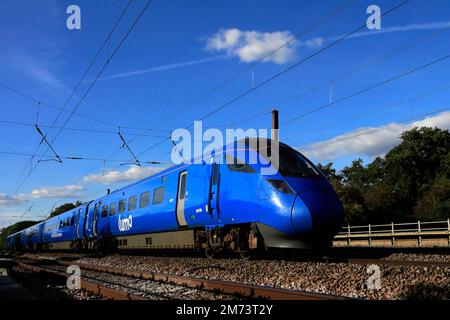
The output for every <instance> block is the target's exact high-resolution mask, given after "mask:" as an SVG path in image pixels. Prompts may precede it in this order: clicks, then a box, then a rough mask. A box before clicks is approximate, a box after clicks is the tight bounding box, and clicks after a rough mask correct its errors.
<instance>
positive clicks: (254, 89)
mask: <svg viewBox="0 0 450 320" xmlns="http://www.w3.org/2000/svg"><path fill="white" fill-rule="evenodd" d="M410 1H411V0H405V1H403V2H401V3H399V4H397V5H395V6H394V7H392V8H391V9H389V10H387V11H386V12H384V13H383V14H382V15H381V17H385V16H386V15H389V14H390V13H392V12H394V11H396V10H398V9H399V8H401V7H403V6H404V5H406V4H407V3H408V2H410ZM364 28H366V24H365V23H364V24H362V25H361V26H359V27H357V28H356V29H354V30H353V31H351V32H349V33H347V34H345V35H343V36H341V37H339V38H338V39H336V40H334V41H333V42H331V43H330V44H328V45H326V46H324V47H323V48H321V49H319V50H317V51H315V52H314V53H312V54H311V55H309V56H307V57H305V58H302V59H301V60H299V61H297V62H296V63H294V64H293V65H291V66H289V67H287V68H285V69H283V70H282V71H280V72H278V73H276V74H275V75H273V76H271V77H269V78H268V79H266V80H264V81H263V82H260V83H259V84H257V85H255V86H254V87H253V88H250V89H248V90H245V91H244V92H242V93H241V94H239V95H238V96H236V97H234V98H232V99H231V100H229V101H227V102H226V103H224V104H222V105H220V106H219V107H217V108H215V109H214V110H212V111H210V112H208V113H207V114H205V115H204V116H202V117H200V118H199V119H198V120H200V121H203V120H205V119H206V118H209V117H210V116H212V115H213V114H215V113H217V112H219V111H221V110H223V109H225V108H226V107H228V106H230V105H231V104H233V103H234V102H236V101H238V100H240V99H242V98H244V97H246V96H248V95H249V94H251V93H253V92H254V91H256V90H258V89H259V88H261V87H263V86H265V85H267V84H268V83H270V82H272V81H274V80H276V79H278V78H279V77H281V76H283V75H284V74H286V73H288V72H289V71H291V70H293V69H294V68H296V67H298V66H300V65H302V64H303V63H305V62H307V61H309V60H310V59H312V58H313V57H315V56H317V55H319V54H321V53H322V52H324V51H326V50H328V49H330V48H332V47H334V46H335V45H337V44H339V43H340V42H342V41H344V40H345V39H347V38H348V37H350V36H351V35H353V34H355V33H357V32H358V31H360V30H362V29H364ZM192 125H193V124H192V123H191V124H189V125H187V126H186V127H185V129H189V128H190V127H192ZM168 140H170V139H169V138H167V139H165V140H162V141H160V142H157V143H155V144H154V145H151V146H150V147H148V148H146V149H145V150H144V151H142V152H141V153H139V154H138V156H140V155H142V154H143V153H146V152H148V151H150V150H152V149H154V148H155V147H157V146H159V145H161V144H162V143H164V142H166V141H168Z"/></svg>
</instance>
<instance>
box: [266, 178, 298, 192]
mask: <svg viewBox="0 0 450 320" xmlns="http://www.w3.org/2000/svg"><path fill="white" fill-rule="evenodd" d="M267 181H268V182H269V183H270V184H271V185H272V187H274V188H275V189H277V190H278V191H280V192H283V193H287V194H294V191H292V189H291V188H290V187H289V186H288V185H287V184H286V182H284V181H283V180H274V179H267Z"/></svg>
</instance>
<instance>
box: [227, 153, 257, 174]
mask: <svg viewBox="0 0 450 320" xmlns="http://www.w3.org/2000/svg"><path fill="white" fill-rule="evenodd" d="M226 160H227V167H228V169H230V171H237V172H243V173H255V172H256V170H255V169H253V168H252V167H251V166H249V165H248V164H246V163H245V162H242V161H241V160H239V159H238V158H235V157H231V156H228V155H227V156H226Z"/></svg>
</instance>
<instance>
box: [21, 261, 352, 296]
mask: <svg viewBox="0 0 450 320" xmlns="http://www.w3.org/2000/svg"><path fill="white" fill-rule="evenodd" d="M16 265H17V266H18V267H20V268H23V269H26V270H29V271H32V272H37V273H41V272H43V273H52V274H55V275H58V276H64V277H67V274H66V273H65V272H64V270H65V268H61V267H68V266H70V265H72V262H70V261H61V260H47V259H40V258H32V259H31V258H29V259H19V260H18V261H17V262H16ZM77 266H78V267H79V268H80V269H81V271H82V274H85V273H88V276H87V277H86V276H84V277H82V280H81V287H82V288H83V289H85V290H88V291H90V292H93V293H95V294H96V295H98V296H100V297H102V298H104V299H114V300H146V299H147V297H146V296H145V295H147V296H155V295H156V296H158V298H167V299H173V298H174V297H171V296H170V295H169V296H165V295H164V294H155V293H153V292H149V291H144V290H136V288H131V287H130V286H126V285H123V283H119V282H120V278H119V282H118V281H116V282H111V281H108V280H106V281H105V280H101V281H100V283H99V281H98V278H101V277H99V276H98V275H99V274H104V275H109V276H118V277H128V278H133V279H136V280H142V281H147V282H149V281H150V282H151V283H158V284H160V285H169V286H172V288H173V286H175V287H180V288H184V289H186V288H187V289H191V290H198V291H203V292H207V293H209V294H210V295H211V296H210V297H211V298H212V297H213V296H218V297H216V298H219V299H224V296H228V298H229V299H264V300H347V299H350V298H348V297H343V296H336V295H327V294H319V293H311V292H304V291H297V290H288V289H281V288H274V287H265V286H255V285H250V284H243V283H235V282H230V281H220V280H211V279H203V278H196V277H191V276H179V275H173V274H162V273H154V272H149V271H138V270H128V269H120V268H114V267H109V266H100V265H88V264H79V263H77ZM87 279H89V280H87ZM104 282H106V284H104ZM111 285H113V286H115V287H116V288H111ZM136 291H137V293H136ZM139 291H140V292H139ZM130 292H133V293H130ZM175 299H176V297H175Z"/></svg>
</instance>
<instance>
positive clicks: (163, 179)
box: [161, 176, 167, 184]
mask: <svg viewBox="0 0 450 320" xmlns="http://www.w3.org/2000/svg"><path fill="white" fill-rule="evenodd" d="M166 177H167V176H162V178H161V184H164V183H166Z"/></svg>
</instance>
